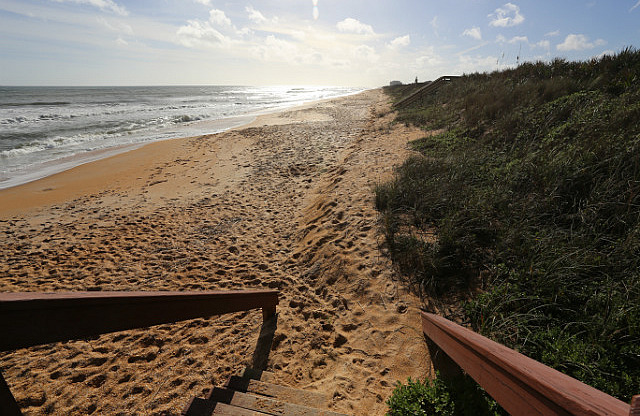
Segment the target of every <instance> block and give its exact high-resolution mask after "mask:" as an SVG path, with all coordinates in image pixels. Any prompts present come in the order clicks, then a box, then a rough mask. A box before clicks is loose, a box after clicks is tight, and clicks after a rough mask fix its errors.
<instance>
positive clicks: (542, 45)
mask: <svg viewBox="0 0 640 416" xmlns="http://www.w3.org/2000/svg"><path fill="white" fill-rule="evenodd" d="M532 46H534V47H536V48H543V49H550V48H551V42H549V41H548V40H546V39H545V40H541V41H540V42H538V43H534V44H533V45H532Z"/></svg>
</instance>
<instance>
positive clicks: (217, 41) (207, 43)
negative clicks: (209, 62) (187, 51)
mask: <svg viewBox="0 0 640 416" xmlns="http://www.w3.org/2000/svg"><path fill="white" fill-rule="evenodd" d="M176 35H177V36H178V42H180V44H182V45H183V46H186V47H188V48H215V47H220V46H227V45H228V44H229V43H230V42H231V39H229V38H228V37H227V36H225V35H223V34H222V33H220V32H218V31H217V30H216V29H214V28H213V27H212V26H211V24H210V23H209V22H204V23H202V22H198V21H197V20H190V21H189V22H188V24H187V25H185V26H181V27H180V28H178V31H177V32H176Z"/></svg>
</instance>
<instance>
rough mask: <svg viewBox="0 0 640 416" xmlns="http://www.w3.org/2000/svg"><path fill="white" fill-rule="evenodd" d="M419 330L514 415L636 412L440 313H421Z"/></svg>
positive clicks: (636, 403) (636, 404)
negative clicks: (439, 314)
mask: <svg viewBox="0 0 640 416" xmlns="http://www.w3.org/2000/svg"><path fill="white" fill-rule="evenodd" d="M422 330H423V332H424V334H425V335H426V337H427V338H428V340H430V341H431V342H432V343H435V344H436V345H437V347H438V349H439V350H440V351H430V352H431V355H432V358H443V357H434V356H436V355H437V354H439V353H441V352H444V353H445V354H446V357H444V358H445V359H448V358H447V357H449V358H450V359H452V360H453V361H454V362H455V363H456V364H457V365H458V366H459V367H460V368H461V369H462V370H464V371H465V372H466V373H467V374H469V375H470V376H471V377H472V378H473V379H474V380H475V381H476V382H477V383H478V384H479V385H480V386H482V388H484V389H485V390H486V391H487V393H489V394H490V395H491V397H493V398H494V399H495V400H496V401H497V402H498V403H499V404H500V405H501V406H502V407H503V408H504V409H505V410H506V411H507V412H509V413H510V414H513V415H616V416H629V415H638V414H640V396H634V398H633V401H632V404H631V406H629V405H628V404H626V403H624V402H622V401H620V400H618V399H616V398H614V397H611V396H609V395H608V394H606V393H603V392H602V391H600V390H597V389H595V388H593V387H590V386H588V385H586V384H584V383H581V382H580V381H578V380H576V379H574V378H571V377H569V376H567V375H565V374H562V373H561V372H559V371H556V370H554V369H552V368H550V367H547V366H546V365H544V364H542V363H539V362H538V361H535V360H533V359H531V358H528V357H526V356H524V355H522V354H520V353H518V352H516V351H514V350H512V349H510V348H507V347H505V346H504V345H501V344H498V343H497V342H494V341H491V340H490V339H488V338H485V337H483V336H482V335H480V334H477V333H475V332H473V331H471V330H469V329H467V328H463V327H461V326H460V325H457V324H455V323H453V322H451V321H449V320H447V319H445V318H443V317H441V316H438V315H434V314H431V313H426V312H422Z"/></svg>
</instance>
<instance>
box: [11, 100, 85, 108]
mask: <svg viewBox="0 0 640 416" xmlns="http://www.w3.org/2000/svg"><path fill="white" fill-rule="evenodd" d="M70 104H72V103H71V102H69V101H33V102H28V103H2V104H0V107H33V106H63V105H70Z"/></svg>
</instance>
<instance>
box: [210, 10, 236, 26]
mask: <svg viewBox="0 0 640 416" xmlns="http://www.w3.org/2000/svg"><path fill="white" fill-rule="evenodd" d="M209 21H210V22H211V23H213V24H214V25H217V26H231V20H230V19H229V18H228V17H227V15H226V14H224V12H223V11H222V10H218V9H212V10H211V11H209Z"/></svg>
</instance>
